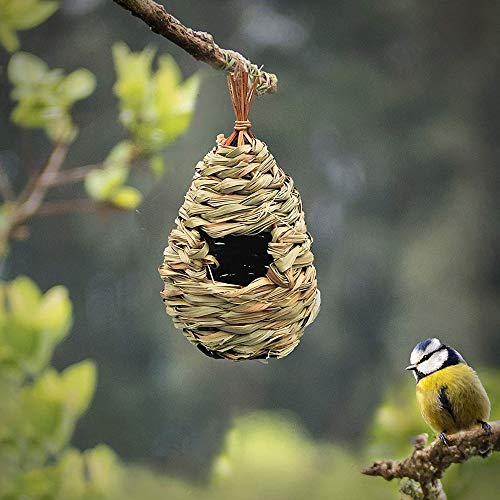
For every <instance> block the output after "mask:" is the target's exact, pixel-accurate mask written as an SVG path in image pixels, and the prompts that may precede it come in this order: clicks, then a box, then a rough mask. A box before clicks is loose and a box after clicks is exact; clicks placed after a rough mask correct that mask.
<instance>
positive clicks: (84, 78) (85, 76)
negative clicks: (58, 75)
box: [59, 69, 96, 102]
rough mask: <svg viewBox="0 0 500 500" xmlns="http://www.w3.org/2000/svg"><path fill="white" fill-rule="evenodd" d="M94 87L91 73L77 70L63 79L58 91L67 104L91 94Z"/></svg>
mask: <svg viewBox="0 0 500 500" xmlns="http://www.w3.org/2000/svg"><path fill="white" fill-rule="evenodd" d="M95 86H96V78H95V76H94V74H93V73H91V72H90V71H89V70H87V69H77V70H76V71H73V73H70V74H69V75H68V76H67V77H66V78H64V80H63V81H62V83H61V84H60V86H59V90H60V92H62V93H63V94H64V96H65V97H66V98H67V99H68V101H69V102H74V101H78V100H79V99H84V98H85V97H88V96H89V95H90V94H92V92H94V89H95Z"/></svg>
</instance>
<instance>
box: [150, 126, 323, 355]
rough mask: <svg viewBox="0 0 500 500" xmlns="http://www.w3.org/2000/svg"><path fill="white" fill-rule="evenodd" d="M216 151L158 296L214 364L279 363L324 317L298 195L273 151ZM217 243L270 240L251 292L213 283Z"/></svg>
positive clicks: (191, 198)
mask: <svg viewBox="0 0 500 500" xmlns="http://www.w3.org/2000/svg"><path fill="white" fill-rule="evenodd" d="M225 141H226V140H225V139H224V138H223V137H222V136H219V137H218V143H217V146H216V147H215V148H214V149H213V150H212V151H211V152H209V153H208V154H207V155H206V156H205V158H204V159H203V161H200V162H199V163H198V165H197V166H196V171H195V175H194V177H193V181H192V183H191V187H190V189H189V191H188V193H187V194H186V197H185V200H184V203H183V205H182V206H181V208H180V209H179V214H178V217H177V219H176V224H177V227H176V228H175V229H173V230H172V232H171V233H170V236H169V240H168V243H169V244H168V246H167V248H166V249H165V252H164V263H163V264H162V265H161V266H160V268H159V271H160V275H161V277H162V278H163V280H164V282H165V289H164V291H163V292H162V293H161V295H162V297H163V299H164V302H165V304H166V307H167V313H168V314H169V315H170V316H172V318H173V320H174V324H175V326H176V327H177V328H181V329H183V331H184V335H185V336H186V338H187V339H188V340H189V341H190V342H192V343H193V344H195V345H198V346H199V347H201V348H202V350H203V351H204V352H207V351H208V353H210V355H213V357H223V358H228V359H232V360H240V359H252V358H268V357H276V358H282V357H284V356H286V355H287V354H289V353H290V352H291V351H292V350H293V349H294V348H295V347H296V346H297V344H298V343H299V341H300V338H301V336H302V334H303V332H304V328H305V327H306V326H307V325H308V324H309V323H311V322H312V321H313V320H314V318H315V317H316V314H317V313H318V310H319V304H320V295H319V291H318V289H317V284H316V271H315V268H314V266H313V254H312V253H311V243H312V239H311V236H310V235H309V234H308V233H307V229H306V225H305V222H304V212H303V210H302V204H301V201H300V195H299V193H298V191H297V190H296V189H295V188H294V185H293V180H292V179H291V178H290V177H289V176H287V175H286V174H285V173H284V172H283V170H282V169H281V168H279V167H278V165H277V164H276V161H275V159H274V157H273V156H272V155H271V153H270V152H269V151H268V149H267V146H266V145H265V144H264V143H263V142H261V141H260V140H258V139H255V138H254V137H253V135H252V137H251V139H250V140H249V144H243V145H240V146H231V145H226V144H225ZM199 230H202V231H204V232H205V233H206V234H208V235H209V236H210V237H211V238H222V237H224V236H226V235H255V234H258V233H261V232H264V231H267V232H270V234H271V241H270V242H269V244H268V253H269V254H270V255H271V257H272V259H273V261H272V263H271V264H270V266H269V268H268V271H267V274H266V276H264V277H261V278H257V279H255V280H253V281H252V282H251V283H250V284H249V285H247V286H240V285H233V284H228V283H223V282H220V281H214V280H213V278H212V272H211V269H210V266H217V265H218V262H217V260H216V259H215V257H214V256H213V255H210V253H209V245H208V243H207V242H206V241H204V240H203V238H202V236H201V234H200V231H199Z"/></svg>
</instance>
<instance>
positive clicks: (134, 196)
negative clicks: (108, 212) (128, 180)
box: [110, 186, 142, 210]
mask: <svg viewBox="0 0 500 500" xmlns="http://www.w3.org/2000/svg"><path fill="white" fill-rule="evenodd" d="M110 201H111V202H112V203H113V205H115V206H117V207H118V208H123V209H124V210H131V209H134V208H136V207H137V206H138V205H139V204H140V203H141V201H142V194H141V192H140V191H139V190H137V189H135V188H133V187H130V186H124V187H122V188H120V189H119V190H118V191H117V192H116V193H115V194H114V195H113V196H112V198H111V199H110Z"/></svg>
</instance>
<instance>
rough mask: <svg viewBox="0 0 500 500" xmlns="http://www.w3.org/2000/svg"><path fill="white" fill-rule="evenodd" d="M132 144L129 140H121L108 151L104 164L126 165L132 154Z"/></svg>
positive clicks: (108, 165) (121, 166)
mask: <svg viewBox="0 0 500 500" xmlns="http://www.w3.org/2000/svg"><path fill="white" fill-rule="evenodd" d="M134 149H135V148H134V145H133V144H132V142H130V141H121V142H119V143H118V144H116V145H115V146H114V147H113V148H112V149H111V151H110V152H109V154H108V156H107V157H106V160H104V164H105V165H106V167H120V168H124V167H128V166H129V163H130V161H131V160H132V157H133V155H134Z"/></svg>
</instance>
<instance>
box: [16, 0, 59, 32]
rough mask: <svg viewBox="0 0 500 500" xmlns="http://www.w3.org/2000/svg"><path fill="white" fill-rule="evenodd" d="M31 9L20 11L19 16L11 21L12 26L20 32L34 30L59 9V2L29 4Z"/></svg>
mask: <svg viewBox="0 0 500 500" xmlns="http://www.w3.org/2000/svg"><path fill="white" fill-rule="evenodd" d="M29 3H31V4H33V5H31V8H29V9H25V10H24V11H23V12H21V11H19V15H18V16H16V17H15V18H14V19H12V20H11V26H13V27H14V28H16V29H18V30H26V29H30V28H34V27H35V26H38V25H39V24H41V23H43V22H44V21H45V20H46V19H48V18H49V17H50V16H51V15H52V14H54V12H56V10H57V9H59V4H58V2H50V1H49V2H44V1H42V2H29Z"/></svg>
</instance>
